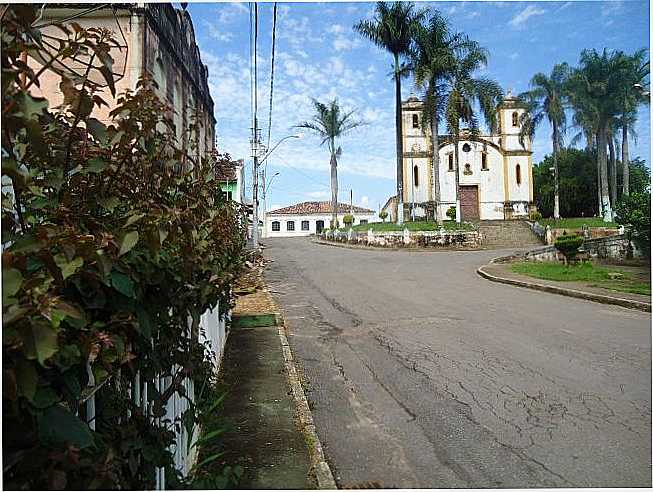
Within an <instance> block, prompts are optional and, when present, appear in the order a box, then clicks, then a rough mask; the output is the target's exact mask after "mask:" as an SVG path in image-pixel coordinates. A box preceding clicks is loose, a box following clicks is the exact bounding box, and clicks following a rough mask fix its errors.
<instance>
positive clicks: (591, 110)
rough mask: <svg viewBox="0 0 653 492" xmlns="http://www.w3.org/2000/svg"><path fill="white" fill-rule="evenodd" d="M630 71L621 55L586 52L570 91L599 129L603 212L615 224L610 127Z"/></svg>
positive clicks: (577, 106)
mask: <svg viewBox="0 0 653 492" xmlns="http://www.w3.org/2000/svg"><path fill="white" fill-rule="evenodd" d="M627 68H628V62H627V60H626V59H625V58H624V57H623V56H622V54H621V53H619V52H608V50H607V49H604V50H603V53H602V54H599V53H597V52H596V50H593V49H592V50H583V51H582V53H581V55H580V68H578V69H576V70H575V71H574V72H573V74H572V75H571V77H570V78H569V84H568V91H569V98H570V101H571V104H572V106H573V107H574V109H575V110H576V111H580V112H581V113H583V115H584V118H586V119H591V120H592V126H593V127H594V128H595V129H596V147H597V167H598V170H599V188H600V194H601V213H602V215H603V217H604V220H605V221H607V222H610V221H612V219H613V214H612V207H611V204H610V192H609V185H608V163H607V143H608V142H607V139H608V134H609V129H610V124H611V123H612V121H613V119H614V118H615V117H616V116H618V115H619V114H620V113H621V111H622V109H623V105H622V104H621V101H620V98H619V96H620V94H621V93H622V92H623V91H622V88H623V76H624V74H625V73H626V71H627Z"/></svg>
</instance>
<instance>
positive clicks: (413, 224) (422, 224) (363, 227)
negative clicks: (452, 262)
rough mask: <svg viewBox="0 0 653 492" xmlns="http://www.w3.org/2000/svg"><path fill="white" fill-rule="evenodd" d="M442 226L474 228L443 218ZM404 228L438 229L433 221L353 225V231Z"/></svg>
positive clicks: (459, 228) (455, 228) (457, 229)
mask: <svg viewBox="0 0 653 492" xmlns="http://www.w3.org/2000/svg"><path fill="white" fill-rule="evenodd" d="M443 227H444V230H445V231H473V230H474V226H473V225H472V224H470V223H467V222H461V223H460V224H457V223H456V222H454V221H452V220H445V221H444V223H443ZM404 228H405V229H408V230H409V231H437V230H438V229H439V227H438V223H437V222H433V221H415V222H404V223H403V224H401V225H397V224H395V223H393V222H371V223H369V224H359V225H355V226H354V227H353V229H354V231H357V232H367V231H368V230H369V229H372V231H374V232H390V231H403V230H404ZM342 230H346V229H342Z"/></svg>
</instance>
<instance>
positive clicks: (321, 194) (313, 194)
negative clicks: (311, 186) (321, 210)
mask: <svg viewBox="0 0 653 492" xmlns="http://www.w3.org/2000/svg"><path fill="white" fill-rule="evenodd" d="M304 195H306V196H307V197H309V198H314V199H316V200H319V199H322V198H329V197H330V196H331V192H329V191H309V192H306V193H304Z"/></svg>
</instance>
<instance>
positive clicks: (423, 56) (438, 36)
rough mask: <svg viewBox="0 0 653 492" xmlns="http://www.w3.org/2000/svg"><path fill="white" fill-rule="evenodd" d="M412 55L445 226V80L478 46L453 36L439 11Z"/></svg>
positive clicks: (437, 206) (437, 213) (437, 201)
mask: <svg viewBox="0 0 653 492" xmlns="http://www.w3.org/2000/svg"><path fill="white" fill-rule="evenodd" d="M414 38H415V39H414V49H413V50H412V53H411V58H412V68H413V71H414V74H415V84H416V85H417V87H419V88H420V89H422V90H423V91H424V105H423V109H422V125H421V127H422V128H423V129H424V132H425V133H426V129H427V128H429V129H430V133H431V155H432V159H433V200H434V202H435V207H434V209H435V210H434V215H435V220H436V221H437V223H438V224H440V225H442V222H443V218H442V213H441V212H442V211H441V210H440V155H439V149H440V144H439V135H438V126H439V124H440V121H442V120H443V119H444V112H445V106H444V101H445V97H446V94H445V88H446V87H445V84H444V79H445V76H446V75H448V74H449V72H450V70H451V67H452V66H454V64H455V56H456V52H460V51H461V50H464V49H474V48H475V47H476V44H475V43H474V42H473V41H470V40H469V38H467V36H464V35H463V34H460V33H452V32H451V31H450V28H449V24H448V22H447V20H446V19H445V18H444V17H443V16H442V15H441V14H440V12H438V11H437V10H436V11H435V12H433V14H432V15H431V17H430V19H429V21H428V24H427V25H420V26H419V28H418V29H417V31H416V33H415V37H414Z"/></svg>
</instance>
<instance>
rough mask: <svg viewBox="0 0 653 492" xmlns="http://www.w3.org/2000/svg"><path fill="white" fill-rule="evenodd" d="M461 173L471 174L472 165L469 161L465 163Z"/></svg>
mask: <svg viewBox="0 0 653 492" xmlns="http://www.w3.org/2000/svg"><path fill="white" fill-rule="evenodd" d="M463 174H466V175H470V174H472V166H471V165H470V164H469V163H467V164H465V170H464V171H463Z"/></svg>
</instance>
